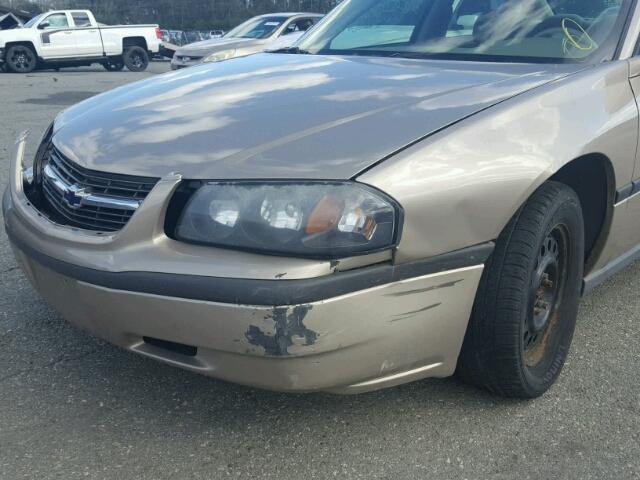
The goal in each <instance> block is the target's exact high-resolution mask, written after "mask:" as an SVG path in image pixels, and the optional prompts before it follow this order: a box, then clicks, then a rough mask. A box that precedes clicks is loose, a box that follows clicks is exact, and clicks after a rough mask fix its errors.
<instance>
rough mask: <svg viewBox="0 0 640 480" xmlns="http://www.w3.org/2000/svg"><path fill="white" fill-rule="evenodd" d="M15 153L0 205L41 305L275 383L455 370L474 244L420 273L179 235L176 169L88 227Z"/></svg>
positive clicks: (178, 358) (470, 292)
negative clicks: (42, 204) (118, 216)
mask: <svg viewBox="0 0 640 480" xmlns="http://www.w3.org/2000/svg"><path fill="white" fill-rule="evenodd" d="M23 151H24V148H23V144H22V146H21V145H20V142H19V143H18V145H17V146H16V151H15V152H14V157H13V159H12V168H11V178H12V182H11V187H10V189H8V190H7V192H6V193H5V195H4V197H3V202H2V206H3V212H4V220H5V227H6V230H7V233H8V235H9V239H10V242H11V245H12V247H13V249H14V252H15V255H16V258H17V260H18V263H19V264H20V266H21V267H22V269H23V271H24V272H25V274H26V275H27V277H28V278H29V280H30V281H31V283H32V284H33V285H34V287H35V288H36V290H37V291H38V292H39V293H40V294H41V295H42V297H43V298H44V299H45V300H46V301H47V302H49V303H50V304H51V305H52V306H53V307H54V308H55V309H56V310H57V311H59V312H60V313H61V315H62V316H63V317H64V318H66V319H67V320H69V321H70V322H72V323H73V324H75V325H77V326H79V327H81V328H83V329H85V330H87V331H89V332H91V333H93V334H95V335H96V336H98V337H100V338H103V339H105V340H107V341H109V342H111V343H113V344H115V345H119V346H121V347H123V348H125V349H128V350H130V351H133V352H136V353H138V354H141V355H145V356H148V357H152V358H154V359H157V360H161V361H163V362H166V363H168V364H171V365H174V366H179V367H182V368H186V369H189V370H192V371H195V372H199V373H203V374H206V375H210V376H212V377H216V378H219V379H222V380H228V381H232V382H236V383H240V384H245V385H250V386H255V387H260V388H266V389H272V390H279V391H300V392H307V391H318V390H321V391H331V392H337V393H358V392H363V391H369V390H375V389H378V388H383V387H388V386H393V385H397V384H401V383H406V382H408V381H412V380H417V379H420V378H425V377H445V376H449V375H451V374H452V373H453V372H454V370H455V367H456V363H457V358H458V355H459V352H460V348H461V345H462V341H463V338H464V334H465V331H466V327H467V323H468V319H469V316H470V312H471V308H472V305H473V301H474V297H475V293H476V290H477V287H478V284H479V281H480V277H481V274H482V270H483V266H482V263H483V261H484V259H485V258H486V255H488V253H487V249H486V248H485V249H480V250H478V249H476V250H473V251H472V253H468V252H467V253H466V254H464V255H460V254H458V255H455V256H453V257H451V258H449V257H447V258H442V259H440V261H439V262H435V263H434V262H430V263H429V264H428V265H429V268H431V270H429V268H426V267H425V265H420V266H415V265H414V266H412V267H408V268H402V267H400V266H393V265H391V262H390V261H389V259H388V258H387V259H386V260H385V261H383V262H381V263H376V264H373V265H369V266H366V265H365V266H358V265H356V266H355V267H354V265H351V266H350V270H348V271H342V272H341V271H337V270H338V269H339V268H340V264H339V262H338V264H336V263H335V262H323V261H309V260H300V259H282V258H272V257H264V256H259V255H251V254H246V253H234V252H228V251H218V250H216V249H212V248H204V247H199V246H192V245H183V244H181V243H179V242H175V241H173V240H171V239H169V238H167V237H166V236H165V235H164V233H163V228H162V220H161V219H162V218H163V212H164V209H166V205H167V203H168V199H169V198H170V197H171V194H172V192H173V191H174V189H175V188H176V186H177V185H178V184H179V182H180V178H179V176H177V175H174V176H168V177H166V178H164V179H163V180H162V181H161V182H159V183H158V185H157V186H156V187H155V189H154V190H153V191H152V192H151V194H150V195H149V197H147V199H146V201H145V203H144V204H143V206H142V207H141V208H140V210H139V211H137V212H136V214H135V215H134V217H133V218H132V220H131V221H130V222H129V224H128V225H127V227H125V228H124V229H123V230H122V231H121V232H119V233H118V234H115V235H96V234H90V233H87V232H84V231H79V230H71V229H68V228H63V227H59V226H57V225H55V224H53V223H51V222H50V221H49V220H48V219H46V218H44V217H43V216H42V215H40V214H39V213H38V212H37V210H36V209H35V208H33V207H32V206H31V205H30V203H29V202H28V200H27V199H26V197H25V196H24V193H23V192H22V167H21V165H22V162H21V157H22V154H23V153H22V152H23ZM473 252H476V253H477V254H478V256H477V257H475V256H474V255H475V254H474V253H473ZM143 266H145V267H146V268H144V269H143V268H142V267H143ZM418 267H419V268H418ZM247 274H249V275H250V276H251V278H250V279H247V278H246V276H247Z"/></svg>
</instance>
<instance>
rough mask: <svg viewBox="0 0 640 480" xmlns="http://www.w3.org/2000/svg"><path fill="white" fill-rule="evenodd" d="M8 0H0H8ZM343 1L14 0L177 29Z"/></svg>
mask: <svg viewBox="0 0 640 480" xmlns="http://www.w3.org/2000/svg"><path fill="white" fill-rule="evenodd" d="M6 1H7V0H4V1H3V0H0V3H5V2H6ZM339 1H340V0H31V1H29V0H15V1H13V2H12V3H13V6H14V7H16V8H20V9H23V10H27V11H30V12H32V13H34V14H35V13H39V12H41V11H43V10H48V9H52V8H81V9H89V10H92V11H93V12H94V14H95V15H96V18H97V19H98V21H100V22H103V23H107V24H118V23H158V24H160V25H161V26H162V28H166V29H176V30H212V29H219V28H220V29H224V30H229V29H230V28H233V27H234V26H236V25H238V24H239V23H241V22H243V21H244V20H246V19H247V18H250V17H253V16H255V15H261V14H264V13H273V12H287V11H289V12H290V11H302V12H318V13H326V12H328V11H329V10H331V9H332V8H333V7H334V6H335V5H336V4H337V3H338V2H339Z"/></svg>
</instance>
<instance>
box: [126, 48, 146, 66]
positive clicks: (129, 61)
mask: <svg viewBox="0 0 640 480" xmlns="http://www.w3.org/2000/svg"><path fill="white" fill-rule="evenodd" d="M134 55H141V56H142V59H143V65H142V66H141V67H137V66H135V65H134V64H133V63H132V57H133V56H134ZM122 58H123V61H124V64H125V66H126V67H127V69H129V70H130V71H132V72H143V71H145V70H146V69H147V67H148V66H149V54H148V53H147V52H146V50H145V49H144V48H142V47H127V48H126V49H125V51H124V54H123V56H122Z"/></svg>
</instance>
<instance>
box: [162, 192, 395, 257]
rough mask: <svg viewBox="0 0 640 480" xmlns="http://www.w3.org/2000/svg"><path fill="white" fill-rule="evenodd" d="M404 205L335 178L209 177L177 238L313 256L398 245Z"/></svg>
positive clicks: (187, 209) (180, 222)
mask: <svg viewBox="0 0 640 480" xmlns="http://www.w3.org/2000/svg"><path fill="white" fill-rule="evenodd" d="M401 216H402V210H401V208H400V206H399V205H398V204H397V203H396V202H395V201H394V200H392V199H391V198H389V197H387V196H386V195H384V194H382V193H381V192H378V191H377V190H374V189H373V188H371V187H368V186H365V185H362V184H358V183H354V182H347V183H333V182H322V183H320V182H305V183H303V182H299V183H289V182H269V183H262V182H261V183H256V182H242V183H235V182H234V183H208V184H205V185H204V186H202V187H200V188H199V189H198V190H197V191H196V192H195V193H194V194H193V195H192V196H191V198H190V200H189V201H188V202H187V204H186V206H185V208H184V210H183V211H182V214H181V215H180V218H179V220H178V222H177V225H176V228H175V233H174V236H175V238H176V239H177V240H182V241H186V242H193V243H199V244H206V245H213V246H219V247H223V248H231V249H240V250H249V251H256V252H261V253H270V254H278V255H292V256H302V257H310V258H327V259H329V258H343V257H349V256H353V255H359V254H364V253H370V252H375V251H379V250H384V249H388V248H390V247H393V246H395V245H396V243H397V240H398V229H399V226H400V222H401Z"/></svg>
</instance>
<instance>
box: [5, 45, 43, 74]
mask: <svg viewBox="0 0 640 480" xmlns="http://www.w3.org/2000/svg"><path fill="white" fill-rule="evenodd" d="M5 58H6V64H7V70H8V71H9V72H13V73H31V72H33V71H34V70H35V69H36V67H37V66H38V56H37V55H36V52H34V51H33V49H32V48H31V47H28V46H26V45H14V46H12V47H9V49H8V50H7V55H6V57H5Z"/></svg>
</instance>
